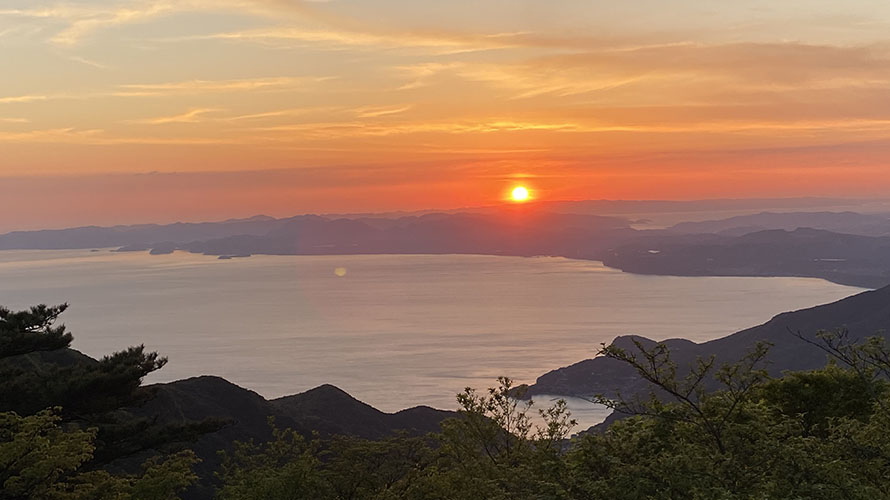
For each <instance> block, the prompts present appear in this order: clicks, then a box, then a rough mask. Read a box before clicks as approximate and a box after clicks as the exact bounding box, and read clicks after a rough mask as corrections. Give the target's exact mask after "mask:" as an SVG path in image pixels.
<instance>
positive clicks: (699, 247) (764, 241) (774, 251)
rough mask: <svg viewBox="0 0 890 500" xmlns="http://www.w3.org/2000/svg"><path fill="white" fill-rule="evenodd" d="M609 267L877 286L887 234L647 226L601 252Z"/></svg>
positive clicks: (884, 266)
mask: <svg viewBox="0 0 890 500" xmlns="http://www.w3.org/2000/svg"><path fill="white" fill-rule="evenodd" d="M603 262H604V263H605V264H606V265H607V266H610V267H615V268H618V269H621V270H623V271H627V272H632V273H639V274H662V275H676V276H803V277H815V278H824V279H827V280H830V281H833V282H836V283H841V284H846V285H854V286H862V287H867V288H877V287H881V286H884V285H887V284H888V283H890V237H871V236H859V235H851V234H839V233H833V232H830V231H824V230H818V229H809V228H800V229H796V230H794V231H784V230H780V229H779V230H768V231H759V232H755V233H750V234H745V235H742V236H738V237H729V236H720V235H714V234H692V235H671V234H668V233H666V232H664V231H658V232H651V233H650V234H648V235H644V236H642V237H640V238H637V239H634V240H633V241H630V242H628V243H625V244H623V245H620V246H618V247H617V248H616V249H614V250H611V251H609V252H605V254H604V257H603Z"/></svg>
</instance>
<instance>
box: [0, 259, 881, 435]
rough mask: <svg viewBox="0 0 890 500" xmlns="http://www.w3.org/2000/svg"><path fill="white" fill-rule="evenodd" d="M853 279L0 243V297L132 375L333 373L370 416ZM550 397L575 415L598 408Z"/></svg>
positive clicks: (757, 319) (572, 263)
mask: <svg viewBox="0 0 890 500" xmlns="http://www.w3.org/2000/svg"><path fill="white" fill-rule="evenodd" d="M861 291H863V289H860V288H855V287H849V286H842V285H838V284H834V283H830V282H827V281H824V280H820V279H811V278H787V277H781V278H743V277H673V276H643V275H636V274H629V273H624V272H621V271H618V270H615V269H611V268H608V267H605V266H604V265H603V264H602V263H600V262H596V261H584V260H571V259H565V258H560V257H531V258H527V257H500V256H485V255H349V256H269V255H255V256H251V257H246V258H232V259H218V258H216V257H212V256H205V255H197V254H190V253H185V252H175V253H173V254H168V255H149V254H147V253H143V252H113V251H111V250H109V249H96V250H58V251H57V250H39V251H33V250H27V251H18V250H13V251H0V306H4V307H7V308H10V309H22V308H26V307H28V306H30V305H33V304H39V303H45V304H59V303H62V302H67V303H68V304H69V305H70V307H69V309H68V311H67V312H65V313H64V315H63V316H62V318H61V319H62V322H64V323H65V324H66V325H67V327H68V328H69V330H70V331H71V332H72V333H73V334H74V337H75V340H74V344H73V347H74V348H75V349H78V350H80V351H82V352H84V353H86V354H88V355H90V356H93V357H100V356H102V355H105V354H109V353H111V352H113V351H115V350H120V349H123V348H126V347H128V346H131V345H139V344H144V345H145V346H146V347H147V348H148V349H150V350H154V351H158V352H159V353H161V354H162V355H164V356H166V357H167V358H168V359H169V362H168V364H167V365H166V366H165V367H164V368H163V369H162V370H159V371H158V372H156V373H154V374H152V375H150V376H149V377H148V379H147V380H146V382H148V383H153V382H169V381H173V380H178V379H182V378H187V377H193V376H198V375H205V374H210V375H218V376H221V377H224V378H226V379H228V380H229V381H231V382H233V383H235V384H238V385H240V386H242V387H245V388H248V389H250V390H253V391H256V392H257V393H259V394H261V395H263V396H265V397H266V398H276V397H280V396H284V395H289V394H295V393H299V392H303V391H306V390H308V389H310V388H313V387H316V386H318V385H321V384H333V385H335V386H337V387H339V388H341V389H343V390H345V391H347V392H348V393H350V394H351V395H353V396H354V397H356V398H358V399H359V400H361V401H364V402H365V403H368V404H370V405H372V406H374V407H376V408H378V409H381V410H383V411H387V412H393V411H397V410H400V409H403V408H408V407H412V406H417V405H429V406H433V407H436V408H443V409H454V408H455V407H456V399H455V396H456V394H458V393H459V392H461V391H462V390H464V388H466V387H472V388H475V389H480V390H484V389H485V388H487V387H491V386H493V385H494V384H496V382H497V377H499V376H507V377H510V378H512V379H514V380H515V381H516V382H517V383H533V382H534V381H535V378H536V377H538V376H540V375H542V374H544V373H546V372H548V371H550V370H553V369H556V368H559V367H563V366H567V365H570V364H572V363H576V362H578V361H581V360H584V359H588V358H591V357H593V356H595V355H596V353H597V350H598V349H599V348H600V347H601V345H602V344H604V343H609V342H610V341H611V340H612V339H613V338H615V337H616V336H618V335H625V334H639V335H644V336H646V337H649V338H652V339H656V340H664V339H668V338H676V337H682V338H687V339H690V340H693V341H696V342H701V341H706V340H711V339H714V338H718V337H722V336H725V335H729V334H731V333H733V332H735V331H738V330H741V329H743V328H746V327H750V326H754V325H757V324H760V323H763V322H765V321H767V320H769V319H770V318H771V317H772V316H774V315H776V314H778V313H781V312H784V311H791V310H796V309H801V308H807V307H811V306H814V305H817V304H824V303H828V302H833V301H836V300H838V299H841V298H843V297H847V296H849V295H853V294H856V293H859V292H861ZM557 397H559V396H558V395H553V396H539V397H537V398H536V406H538V407H541V406H547V405H549V404H551V401H550V400H552V399H555V398H557ZM568 402H569V407H570V408H571V410H572V411H573V414H574V416H575V417H576V418H577V419H578V420H579V428H586V427H588V426H589V425H593V424H595V423H598V422H599V421H601V420H602V419H603V418H605V416H606V415H607V414H608V411H607V410H606V409H604V408H602V407H600V406H598V405H594V404H592V403H590V402H588V401H585V400H580V399H576V398H570V399H569V400H568Z"/></svg>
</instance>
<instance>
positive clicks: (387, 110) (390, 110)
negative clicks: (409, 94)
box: [354, 106, 412, 118]
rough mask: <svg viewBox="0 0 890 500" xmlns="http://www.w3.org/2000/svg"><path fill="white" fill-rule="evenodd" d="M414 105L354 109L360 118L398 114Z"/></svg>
mask: <svg viewBox="0 0 890 500" xmlns="http://www.w3.org/2000/svg"><path fill="white" fill-rule="evenodd" d="M411 108H412V106H389V107H387V106H381V107H375V106H370V107H361V108H357V109H355V110H354V112H355V115H356V116H357V117H359V118H377V117H380V116H389V115H398V114H401V113H404V112H405V111H408V110H409V109H411Z"/></svg>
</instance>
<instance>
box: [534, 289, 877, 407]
mask: <svg viewBox="0 0 890 500" xmlns="http://www.w3.org/2000/svg"><path fill="white" fill-rule="evenodd" d="M836 328H846V329H847V330H848V331H849V332H850V336H851V338H854V339H860V340H862V339H864V338H866V337H869V336H872V335H884V336H890V286H888V287H884V288H881V289H879V290H873V291H868V292H863V293H860V294H857V295H854V296H852V297H848V298H846V299H843V300H840V301H838V302H833V303H831V304H826V305H821V306H816V307H812V308H809V309H803V310H800V311H794V312H786V313H782V314H779V315H778V316H776V317H774V318H773V319H771V320H770V321H768V322H766V323H764V324H762V325H759V326H755V327H753V328H748V329H746V330H742V331H740V332H737V333H734V334H732V335H729V336H726V337H722V338H719V339H716V340H712V341H709V342H704V343H701V344H697V343H695V342H691V341H689V340H685V339H671V340H666V341H664V344H665V345H666V346H667V347H668V349H669V350H670V353H671V356H672V358H673V360H674V361H675V362H676V363H677V366H678V367H680V370H681V371H680V372H678V373H681V372H682V370H683V369H684V367H686V368H685V369H688V367H689V366H691V365H692V363H694V362H695V360H696V359H697V358H698V357H702V358H707V357H709V356H711V355H715V356H716V357H717V361H718V364H719V363H722V362H734V361H737V360H738V359H740V358H741V357H742V356H743V355H744V354H745V353H746V352H748V351H749V350H750V349H751V348H753V347H754V345H755V344H756V343H757V342H758V341H766V342H770V343H772V344H773V347H772V348H771V349H770V351H769V355H768V357H767V361H768V363H769V364H768V365H767V368H768V371H769V372H770V374H772V375H773V376H777V375H780V374H781V372H782V371H785V370H789V371H795V370H811V369H816V368H821V367H822V366H825V364H826V362H827V355H826V353H825V352H824V351H822V350H820V349H819V348H817V347H815V346H813V345H811V344H808V343H807V342H804V341H803V340H801V339H800V338H798V337H796V336H795V335H794V333H799V334H801V335H803V336H804V337H806V338H808V339H811V340H815V339H816V334H817V332H819V331H820V330H832V329H836ZM888 338H890V337H888ZM634 340H637V341H640V342H641V343H642V344H643V345H644V346H647V347H652V346H654V345H655V343H656V342H655V341H653V340H650V339H647V338H645V337H640V336H635V335H628V336H621V337H618V338H616V339H615V340H614V341H613V342H612V343H613V344H614V345H616V346H618V347H621V348H624V349H628V350H631V352H633V351H634V350H635V349H636V347H635V346H634V345H633V341H634ZM647 392H648V383H647V382H645V381H644V380H642V379H641V378H640V377H639V376H638V375H637V374H636V372H635V371H634V370H633V369H632V368H630V367H629V366H628V365H626V364H624V363H622V362H619V361H616V360H613V359H609V358H604V357H596V358H593V359H587V360H584V361H581V362H578V363H575V364H573V365H571V366H567V367H564V368H559V369H557V370H553V371H551V372H549V373H546V374H544V375H542V376H540V377H539V378H538V379H537V381H536V382H535V383H534V384H533V385H531V386H530V389H529V395H530V396H531V395H534V394H560V395H565V396H578V397H585V398H589V397H592V396H594V395H596V394H603V395H606V396H607V397H614V396H615V395H616V394H618V393H621V394H622V395H623V396H625V397H628V396H632V395H635V394H644V393H647Z"/></svg>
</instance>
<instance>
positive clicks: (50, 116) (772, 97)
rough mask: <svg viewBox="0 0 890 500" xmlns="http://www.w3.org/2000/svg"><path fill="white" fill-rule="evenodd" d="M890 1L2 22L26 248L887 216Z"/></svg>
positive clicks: (509, 5) (203, 4)
mask: <svg viewBox="0 0 890 500" xmlns="http://www.w3.org/2000/svg"><path fill="white" fill-rule="evenodd" d="M888 42H890V3H888V2H886V1H884V0H881V1H871V0H848V1H845V2H838V1H836V0H831V1H825V0H805V1H802V0H783V1H778V2H777V1H775V0H770V1H761V0H751V1H744V2H713V1H704V0H699V1H688V0H673V1H670V2H665V1H664V0H634V1H626V2H615V1H614V0H611V1H608V2H606V1H599V0H577V1H576V0H546V1H544V0H475V1H468V0H452V1H447V2H423V1H417V0H413V1H410V0H373V1H371V0H330V1H315V2H312V1H294V0H290V1H289V0H258V1H248V0H145V1H143V0H132V1H127V2H119V1H106V0H74V1H69V2H56V1H45V0H2V1H0V75H2V76H0V229H13V228H31V227H47V226H55V227H58V226H67V225H72V224H84V223H101V224H109V223H123V222H147V221H157V222H163V221H171V220H179V219H182V220H200V219H219V218H225V217H232V216H249V215H253V214H257V213H266V214H269V215H292V214H297V213H303V212H357V211H377V210H403V209H407V210H410V209H420V208H430V207H442V208H445V207H458V206H467V205H483V204H490V203H497V202H498V201H499V200H500V199H501V198H502V197H503V196H504V194H505V193H506V192H507V190H508V188H509V187H510V186H512V185H513V184H515V183H517V182H522V183H525V184H527V185H529V186H530V188H531V189H532V190H533V193H534V194H535V195H536V196H537V197H539V198H543V199H591V198H623V199H641V198H649V199H652V198H658V199H690V198H718V197H776V196H805V195H817V196H844V197H857V196H886V195H887V194H888V193H890V167H888V163H887V162H888V160H890V44H888Z"/></svg>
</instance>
